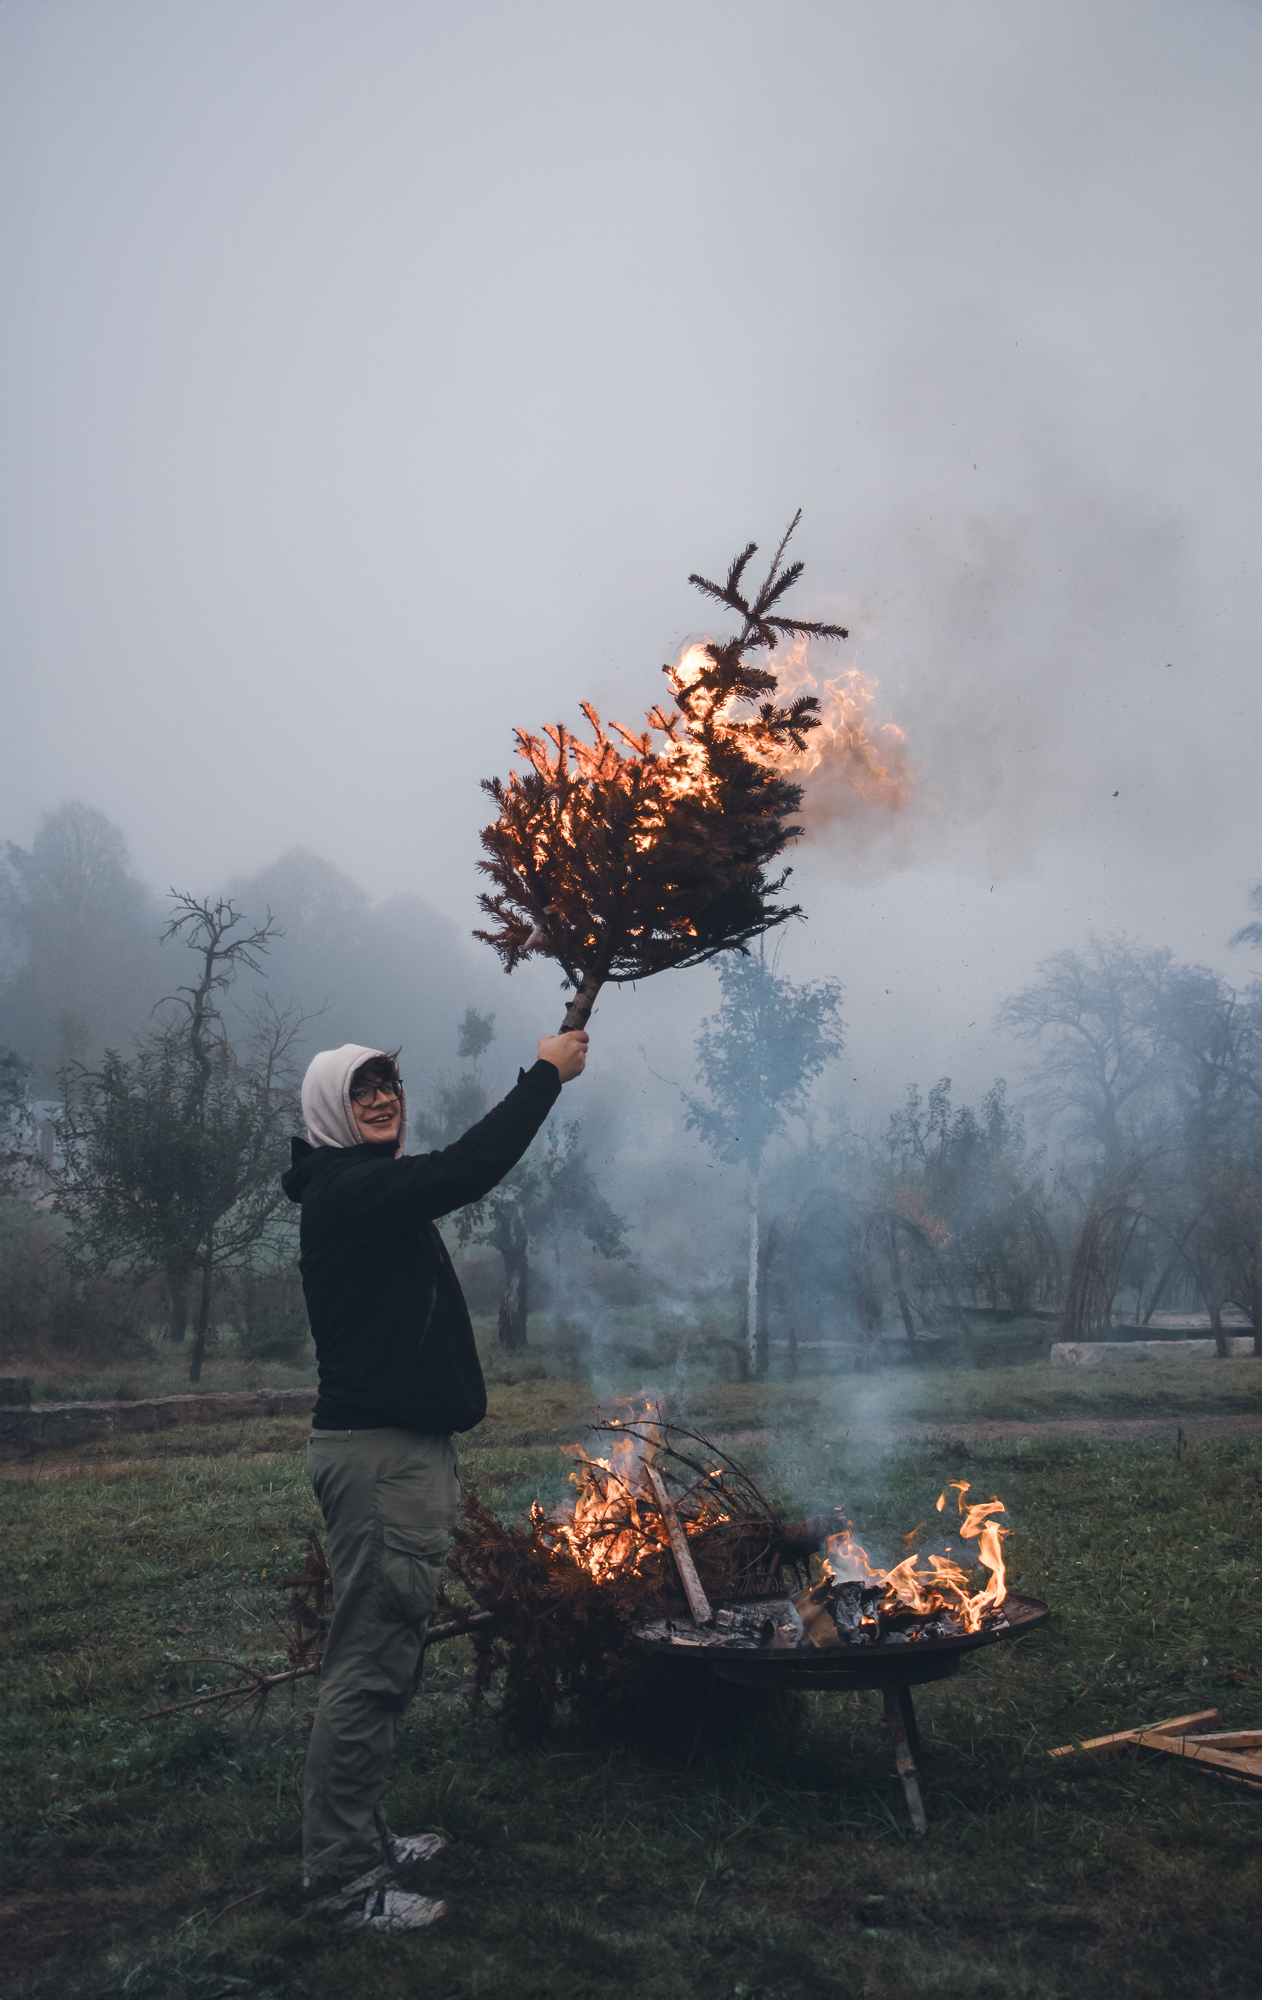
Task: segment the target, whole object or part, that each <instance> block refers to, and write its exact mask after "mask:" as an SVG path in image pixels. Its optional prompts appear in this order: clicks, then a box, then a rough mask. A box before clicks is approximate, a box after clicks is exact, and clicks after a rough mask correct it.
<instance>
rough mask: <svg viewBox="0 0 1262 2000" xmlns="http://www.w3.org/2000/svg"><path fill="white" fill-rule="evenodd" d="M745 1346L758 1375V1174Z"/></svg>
mask: <svg viewBox="0 0 1262 2000" xmlns="http://www.w3.org/2000/svg"><path fill="white" fill-rule="evenodd" d="M745 1347H746V1352H747V1353H748V1355H749V1372H750V1374H751V1375H752V1376H754V1377H755V1378H757V1375H758V1176H757V1174H755V1173H751V1174H750V1177H749V1281H748V1285H747V1287H746V1297H745Z"/></svg>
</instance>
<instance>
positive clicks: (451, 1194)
mask: <svg viewBox="0 0 1262 2000" xmlns="http://www.w3.org/2000/svg"><path fill="white" fill-rule="evenodd" d="M560 1095H561V1079H560V1077H559V1076H558V1074H557V1071H556V1066H555V1064H553V1063H550V1062H537V1063H535V1064H534V1066H533V1068H531V1069H529V1070H523V1071H522V1073H521V1075H520V1076H519V1077H518V1080H517V1083H516V1084H515V1086H514V1088H513V1089H512V1090H510V1091H509V1093H508V1096H507V1097H505V1098H503V1099H502V1100H501V1101H500V1103H499V1104H497V1105H496V1106H495V1108H494V1109H493V1110H492V1111H488V1112H487V1114H486V1117H485V1118H480V1119H479V1120H478V1123H477V1124H476V1125H472V1126H470V1128H469V1130H468V1131H467V1132H466V1133H465V1135H464V1137H463V1138H462V1139H457V1140H456V1142H455V1144H454V1145H452V1146H444V1148H443V1149H442V1151H441V1152H439V1153H417V1154H412V1155H408V1156H405V1157H404V1158H403V1159H401V1160H374V1161H366V1162H365V1163H364V1165H363V1166H356V1167H353V1168H352V1169H351V1171H350V1172H349V1173H345V1174H339V1175H338V1176H337V1177H336V1179H335V1181H334V1183H333V1185H332V1187H331V1188H330V1195H331V1197H332V1199H333V1201H334V1203H335V1205H336V1208H337V1212H338V1220H339V1222H343V1223H351V1224H352V1225H357V1226H359V1227H361V1228H367V1229H368V1230H372V1229H374V1228H376V1227H382V1228H387V1229H388V1228H397V1227H398V1225H399V1224H400V1223H401V1222H407V1221H416V1222H434V1221H436V1220H437V1219H438V1217H439V1216H441V1215H449V1214H450V1213H451V1211H452V1209H453V1208H463V1207H464V1206H465V1204H466V1203H467V1202H471V1201H479V1200H480V1199H481V1197H482V1196H483V1195H484V1194H489V1193H490V1191H491V1189H492V1188H493V1187H494V1186H495V1185H496V1183H497V1182H499V1181H502V1180H503V1178H504V1176H505V1174H506V1173H508V1172H509V1170H510V1168H512V1167H515V1166H516V1165H517V1162H518V1160H520V1158H521V1156H522V1154H523V1153H524V1152H525V1151H526V1148H527V1147H528V1146H529V1144H530V1142H531V1140H532V1139H533V1138H534V1136H535V1134H536V1132H537V1131H538V1130H539V1127H540V1126H541V1125H542V1124H543V1121H544V1119H545V1118H546V1117H547V1115H548V1113H549V1111H551V1109H552V1107H553V1105H554V1104H555V1103H556V1101H557V1098H558V1097H559V1096H560Z"/></svg>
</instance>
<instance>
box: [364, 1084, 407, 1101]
mask: <svg viewBox="0 0 1262 2000" xmlns="http://www.w3.org/2000/svg"><path fill="white" fill-rule="evenodd" d="M402 1095H403V1085H402V1084H401V1083H354V1084H352V1085H351V1103H352V1104H375V1103H376V1102H377V1099H378V1097H379V1096H380V1097H402Z"/></svg>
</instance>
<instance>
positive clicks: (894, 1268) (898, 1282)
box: [889, 1222, 917, 1361]
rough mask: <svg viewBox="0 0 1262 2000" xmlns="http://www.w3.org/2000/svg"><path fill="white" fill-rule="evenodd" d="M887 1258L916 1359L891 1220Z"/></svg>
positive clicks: (914, 1335)
mask: <svg viewBox="0 0 1262 2000" xmlns="http://www.w3.org/2000/svg"><path fill="white" fill-rule="evenodd" d="M889 1260H890V1280H891V1283H892V1284H893V1286H894V1297H895V1298H896V1299H897V1300H898V1310H899V1312H900V1313H901V1314H902V1315H903V1331H904V1332H905V1334H906V1335H907V1344H908V1346H909V1347H910V1348H911V1358H912V1360H913V1361H915V1360H916V1359H917V1355H916V1323H915V1321H914V1320H913V1319H912V1316H911V1301H910V1299H909V1298H908V1296H907V1293H906V1291H905V1290H904V1288H903V1267H902V1264H901V1262H900V1260H899V1255H898V1237H897V1235H896V1233H895V1229H894V1224H893V1223H892V1222H891V1224H890V1226H889Z"/></svg>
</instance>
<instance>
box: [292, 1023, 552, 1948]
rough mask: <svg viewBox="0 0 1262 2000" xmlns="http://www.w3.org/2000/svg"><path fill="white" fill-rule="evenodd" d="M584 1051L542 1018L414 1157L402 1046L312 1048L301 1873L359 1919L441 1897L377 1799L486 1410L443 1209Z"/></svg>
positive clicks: (329, 1902)
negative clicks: (326, 1594) (514, 1066)
mask: <svg viewBox="0 0 1262 2000" xmlns="http://www.w3.org/2000/svg"><path fill="white" fill-rule="evenodd" d="M396 1053H397V1052H396ZM586 1060H587V1036H586V1034H584V1033H581V1032H580V1033H577V1034H567V1035H550V1036H547V1037H545V1038H544V1040H542V1041H541V1042H540V1043H539V1060H538V1061H537V1062H536V1063H535V1065H534V1067H533V1068H532V1069H530V1070H528V1071H527V1070H523V1071H521V1072H520V1074H519V1076H518V1080H517V1084H516V1087H515V1088H514V1089H513V1090H511V1091H510V1092H509V1094H508V1096H507V1097H506V1098H505V1099H504V1100H503V1102H502V1103H500V1104H497V1105H496V1107H495V1109H494V1110H493V1111H490V1112H488V1113H487V1115H486V1117H485V1118H483V1119H481V1120H480V1121H479V1123H478V1124H476V1125H475V1126H473V1128H472V1129H471V1130H470V1131H468V1132H466V1133H465V1135H464V1137H463V1138H462V1139H458V1140H457V1141H456V1143H455V1145H453V1146H447V1147H445V1148H444V1150H443V1151H442V1152H438V1153H422V1154H414V1155H412V1156H410V1157H409V1156H407V1155H405V1153H404V1150H403V1145H404V1138H405V1135H406V1130H407V1104H406V1099H405V1097H404V1094H403V1083H402V1079H401V1078H400V1076H399V1072H398V1069H397V1067H396V1064H395V1060H394V1056H392V1055H389V1054H386V1053H385V1052H384V1051H382V1050H380V1049H368V1048H360V1047H359V1046H357V1045H356V1044H354V1043H348V1044H347V1045H346V1046H345V1047H344V1048H340V1049H326V1050H325V1051H324V1052H323V1053H322V1054H320V1055H318V1056H316V1057H314V1059H313V1060H312V1063H311V1065H310V1067H309V1069H308V1070H307V1073H306V1076H305V1077H304V1079H303V1085H302V1112H303V1117H304V1119H305V1121H306V1126H307V1133H308V1138H309V1140H310V1143H309V1144H308V1143H306V1142H305V1141H304V1140H302V1139H295V1140H294V1142H293V1164H292V1166H291V1167H290V1169H289V1171H288V1173H286V1174H285V1176H284V1180H283V1186H284V1189H285V1192H286V1194H287V1195H288V1196H289V1198H290V1200H291V1201H296V1202H300V1203H301V1205H302V1223H301V1232H300V1241H301V1257H300V1267H301V1270H302V1283H303V1291H304V1293H305V1295H306V1301H307V1312H308V1314H309V1316H310V1320H311V1331H312V1334H313V1336H314V1339H315V1345H316V1359H317V1362H318V1364H319V1376H320V1393H319V1400H318V1401H317V1403H316V1407H315V1413H314V1417H313V1419H312V1431H311V1436H310V1439H309V1442H308V1446H307V1463H308V1469H309V1471H310V1474H311V1483H312V1485H313V1487H314V1488H315V1494H316V1498H317V1500H318V1501H319V1503H320V1507H321V1510H322V1512H323V1514H324V1520H325V1528H326V1536H325V1550H326V1554H327V1556H328V1560H329V1567H330V1570H331V1572H332V1577H333V1607H334V1608H333V1620H332V1624H331V1626H330V1628H329V1637H328V1645H327V1647H326V1649H325V1654H324V1659H323V1663H322V1666H321V1670H320V1701H319V1707H318V1709H317V1712H316V1719H315V1726H314V1728H313V1730H312V1733H311V1743H310V1747H309V1749H308V1752H307V1768H306V1794H305V1810H304V1818H303V1879H304V1884H305V1885H306V1887H307V1890H308V1893H309V1894H310V1895H311V1896H312V1898H313V1899H314V1900H316V1901H318V1902H320V1903H321V1904H322V1905H323V1906H324V1907H326V1908H329V1909H335V1910H336V1909H344V1910H345V1912H346V1914H347V1916H348V1917H349V1918H350V1920H352V1921H355V1922H360V1923H369V1924H374V1925H376V1926H377V1927H384V1928H393V1927H396V1926H403V1927H410V1926H412V1925H416V1924H420V1923H424V1922H429V1921H432V1919H433V1917H434V1916H436V1915H439V1914H441V1911H442V1905H441V1904H435V1903H431V1902H428V1901H427V1900H426V1899H425V1898H424V1897H421V1896H408V1895H405V1894H403V1892H401V1891H399V1890H397V1889H393V1888H391V1887H390V1886H389V1883H390V1881H391V1878H392V1876H393V1873H394V1870H395V1869H396V1868H397V1867H401V1866H403V1865H405V1864H406V1863H408V1862H412V1861H417V1860H423V1859H425V1858H427V1856H428V1855H429V1854H430V1853H432V1852H434V1851H435V1850H436V1849H437V1847H438V1846H440V1845H441V1842H439V1841H438V1840H437V1839H436V1838H435V1837H434V1836H433V1835H420V1836H416V1837H413V1838H412V1839H411V1840H398V1839H396V1838H395V1837H394V1836H393V1835H392V1834H391V1833H390V1832H389V1830H388V1828H387V1826H386V1823H385V1820H384V1818H383V1817H382V1813H381V1799H382V1795H383V1794H384V1792H385V1789H386V1783H387V1780H388V1778H389V1773H390V1763H391V1758H392V1755H393V1749H394V1733H395V1724H396V1722H397V1720H398V1718H399V1716H400V1715H402V1713H403V1711H404V1710H405V1709H406V1707H407V1705H408V1702H409V1701H410V1700H411V1697H412V1691H413V1684H414V1679H415V1678H416V1675H417V1668H418V1666H419V1663H420V1658H421V1650H422V1646H423V1643H424V1639H425V1631H426V1627H427V1626H428V1624H429V1620H430V1615H431V1613H432V1612H433V1609H434V1602H435V1598H436V1597H437V1594H438V1584H439V1578H440V1576H441V1573H442V1566H443V1561H444V1558H445V1556H446V1552H447V1547H448V1544H449V1542H450V1539H451V1531H452V1527H453V1525H454V1522H455V1512H456V1501H457V1499H458V1497H459V1492H460V1482H459V1478H458V1475H457V1471H456V1454H455V1450H454V1447H453V1445H452V1442H451V1438H452V1433H453V1432H454V1431H467V1430H471V1429H472V1428H473V1426H474V1425H475V1424H478V1423H481V1421H482V1418H483V1417H484V1416H485V1415H486V1386H485V1384H484V1382H483V1380H482V1369H481V1365H480V1363H479V1361H478V1352H477V1347H476V1345H475V1343H474V1338H473V1328H472V1326H471V1324H470V1320H469V1312H468V1308H467V1307H466V1305H465V1302H464V1296H463V1294H462V1292H461V1290H460V1282H459V1280H458V1278H457V1277H456V1274H455V1271H454V1270H453V1268H452V1263H451V1259H450V1257H449V1256H448V1255H447V1249H446V1246H445V1244H444V1243H443V1240H442V1237H441V1236H440V1235H439V1233H438V1230H437V1229H436V1228H435V1226H434V1224H435V1222H436V1221H437V1219H438V1217H439V1216H443V1215H447V1214H449V1213H450V1211H451V1210H452V1209H456V1208H463V1207H464V1206H465V1204H466V1202H471V1201H477V1200H478V1199H479V1197H480V1196H482V1195H484V1194H487V1193H488V1192H489V1191H490V1189H491V1188H493V1187H494V1186H495V1185H496V1183H497V1182H498V1181H500V1180H502V1179H503V1177H504V1175H505V1174H506V1173H507V1172H508V1171H509V1169H510V1168H511V1167H513V1166H515V1165H516V1163H517V1161H518V1160H519V1159H520V1158H521V1156H522V1154H523V1153H524V1152H525V1151H526V1148H527V1147H528V1146H529V1144H530V1142H531V1140H532V1139H533V1138H534V1136H535V1134H536V1132H537V1131H538V1130H539V1127H540V1126H541V1125H542V1124H543V1121H544V1119H545V1118H546V1117H547V1115H548V1113H549V1111H550V1110H551V1109H552V1106H553V1105H554V1104H555V1102H556V1100H557V1098H558V1096H559V1095H560V1091H561V1086H562V1084H563V1083H567V1082H569V1080H570V1079H571V1078H572V1077H576V1076H578V1075H579V1074H580V1072H581V1071H582V1069H583V1065H584V1063H585V1062H586Z"/></svg>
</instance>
